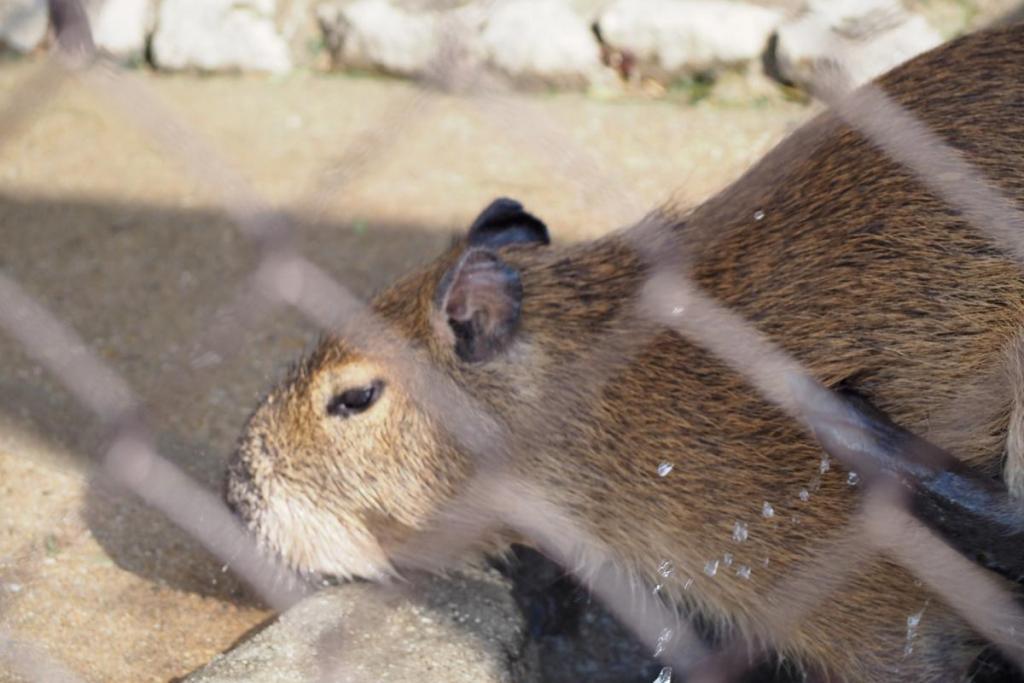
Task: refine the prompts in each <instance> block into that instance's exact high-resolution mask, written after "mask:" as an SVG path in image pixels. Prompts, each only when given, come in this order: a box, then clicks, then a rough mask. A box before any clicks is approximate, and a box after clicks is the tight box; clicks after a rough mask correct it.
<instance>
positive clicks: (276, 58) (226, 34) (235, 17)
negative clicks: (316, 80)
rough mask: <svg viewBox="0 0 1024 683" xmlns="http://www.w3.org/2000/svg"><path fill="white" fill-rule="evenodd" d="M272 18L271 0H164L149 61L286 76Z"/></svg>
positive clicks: (283, 48) (287, 65) (287, 61)
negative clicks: (283, 74)
mask: <svg viewBox="0 0 1024 683" xmlns="http://www.w3.org/2000/svg"><path fill="white" fill-rule="evenodd" d="M274 17H275V2H274V0H163V2H162V3H161V5H160V12H159V17H158V19H157V27H156V33H155V34H154V36H153V61H154V63H155V64H156V66H158V67H160V68H163V69H199V70H202V71H221V70H236V69H239V70H245V71H268V72H272V73H284V72H287V71H288V70H289V69H291V65H292V62H291V57H290V55H289V53H288V46H287V44H286V43H285V41H284V39H283V38H282V37H281V35H280V33H278V31H277V27H276V26H275V23H274Z"/></svg>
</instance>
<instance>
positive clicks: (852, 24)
mask: <svg viewBox="0 0 1024 683" xmlns="http://www.w3.org/2000/svg"><path fill="white" fill-rule="evenodd" d="M776 35H777V37H776V39H775V41H774V42H775V46H774V53H773V54H772V55H770V57H771V60H772V63H773V66H774V69H775V70H776V71H777V73H776V76H777V77H779V78H780V79H781V80H783V81H787V82H789V83H794V84H796V85H800V86H801V87H804V88H806V89H809V90H813V84H814V81H815V79H816V78H818V77H819V75H820V74H821V73H822V69H823V68H826V67H833V66H834V65H835V64H836V63H839V64H841V65H842V66H843V68H844V69H845V71H846V74H847V76H848V78H849V79H850V82H851V85H854V86H856V85H860V84H862V83H865V82H867V81H869V80H871V79H873V78H875V77H876V76H880V75H881V74H883V73H885V72H886V71H888V70H889V69H891V68H893V67H894V66H896V65H897V64H901V63H902V62H904V61H906V60H908V59H910V58H911V57H914V56H915V55H918V54H920V53H922V52H925V51H926V50H930V49H931V48H933V47H935V46H937V45H939V44H940V43H941V42H942V37H941V36H940V35H939V33H938V32H937V31H936V30H935V29H933V28H932V27H931V26H930V25H929V24H928V22H927V20H925V18H924V17H922V16H920V15H917V14H913V13H911V12H908V11H907V10H906V9H904V7H903V4H902V3H901V2H899V0H811V1H810V2H809V3H808V5H807V8H806V9H805V11H804V13H803V14H802V15H801V16H799V17H798V18H796V19H795V20H793V21H791V22H787V23H785V24H783V25H782V26H780V27H779V29H778V32H777V34H776Z"/></svg>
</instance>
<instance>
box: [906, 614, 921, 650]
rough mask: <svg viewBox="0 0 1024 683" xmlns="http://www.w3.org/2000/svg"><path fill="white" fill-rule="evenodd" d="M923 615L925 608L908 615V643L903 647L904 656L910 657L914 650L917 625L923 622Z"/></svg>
mask: <svg viewBox="0 0 1024 683" xmlns="http://www.w3.org/2000/svg"><path fill="white" fill-rule="evenodd" d="M922 616H924V609H923V608H922V609H921V611H920V612H918V613H917V614H911V615H910V616H909V617H907V644H906V646H905V647H904V648H903V656H904V657H908V656H909V655H910V653H912V652H913V651H914V638H915V637H916V636H917V627H918V625H920V623H921V617H922Z"/></svg>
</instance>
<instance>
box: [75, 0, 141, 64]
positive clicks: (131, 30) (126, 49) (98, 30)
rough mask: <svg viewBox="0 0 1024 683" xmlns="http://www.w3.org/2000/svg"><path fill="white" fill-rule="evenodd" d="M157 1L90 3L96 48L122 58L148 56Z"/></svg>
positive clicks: (134, 60) (133, 58)
mask: <svg viewBox="0 0 1024 683" xmlns="http://www.w3.org/2000/svg"><path fill="white" fill-rule="evenodd" d="M155 5H156V3H155V0H105V1H104V2H102V3H94V4H91V5H88V8H89V10H90V12H89V15H90V16H89V21H90V22H91V24H92V37H93V41H94V42H95V43H96V47H97V48H99V49H100V50H103V51H104V52H106V53H107V54H108V55H110V56H111V57H114V58H115V59H118V60H120V61H126V62H136V61H139V60H141V59H142V58H143V57H144V56H145V52H146V41H147V40H148V39H149V36H150V34H151V33H152V32H153V26H154V24H155V22H156V7H155Z"/></svg>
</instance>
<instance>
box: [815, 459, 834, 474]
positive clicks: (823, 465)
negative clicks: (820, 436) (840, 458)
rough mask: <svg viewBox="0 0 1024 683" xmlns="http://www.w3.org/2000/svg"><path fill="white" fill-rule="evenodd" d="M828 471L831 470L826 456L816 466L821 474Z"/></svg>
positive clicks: (830, 464)
mask: <svg viewBox="0 0 1024 683" xmlns="http://www.w3.org/2000/svg"><path fill="white" fill-rule="evenodd" d="M830 469H832V463H831V462H829V460H828V456H827V455H826V456H825V457H824V458H822V459H821V463H819V464H818V471H819V472H821V473H822V474H825V473H826V472H828V471H829V470H830Z"/></svg>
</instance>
